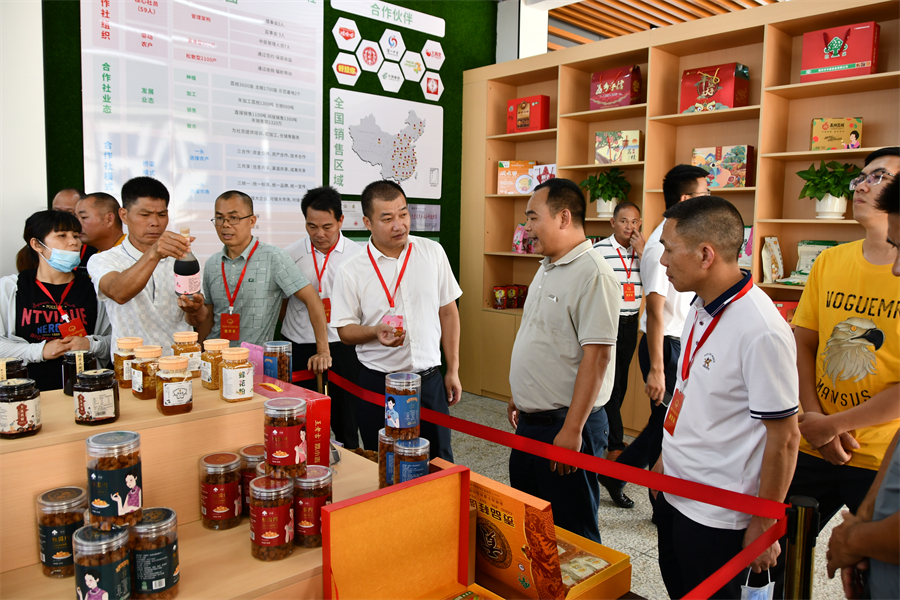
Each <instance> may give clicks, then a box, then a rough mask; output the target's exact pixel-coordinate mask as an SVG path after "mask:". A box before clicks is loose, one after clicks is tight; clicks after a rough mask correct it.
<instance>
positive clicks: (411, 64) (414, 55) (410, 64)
mask: <svg viewBox="0 0 900 600" xmlns="http://www.w3.org/2000/svg"><path fill="white" fill-rule="evenodd" d="M400 69H401V70H402V71H403V76H404V77H405V78H407V79H409V80H410V81H419V80H420V79H422V73H424V72H425V63H423V62H422V55H421V54H419V53H418V52H407V53H406V54H404V55H403V60H402V61H400Z"/></svg>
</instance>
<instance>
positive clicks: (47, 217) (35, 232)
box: [16, 210, 81, 273]
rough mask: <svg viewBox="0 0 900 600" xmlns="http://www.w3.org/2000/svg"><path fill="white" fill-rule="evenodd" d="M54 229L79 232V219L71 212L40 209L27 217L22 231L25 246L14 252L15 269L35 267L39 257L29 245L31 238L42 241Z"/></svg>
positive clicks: (22, 269)
mask: <svg viewBox="0 0 900 600" xmlns="http://www.w3.org/2000/svg"><path fill="white" fill-rule="evenodd" d="M56 231H74V232H76V233H81V221H79V220H78V217H76V216H75V215H73V214H72V213H68V212H65V211H61V210H40V211H38V212H36V213H34V214H33V215H31V216H30V217H28V218H27V219H26V220H25V231H23V232H22V239H24V240H25V246H24V247H23V248H22V249H21V250H19V252H18V254H16V270H18V271H19V272H20V273H21V272H22V271H25V270H26V269H36V268H37V266H38V264H39V263H40V260H41V259H40V258H39V257H38V255H37V252H35V251H34V249H33V248H32V247H31V240H33V239H36V240H39V241H41V242H43V241H44V240H46V239H47V236H48V235H50V234H51V233H53V232H56Z"/></svg>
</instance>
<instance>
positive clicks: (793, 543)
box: [784, 496, 819, 600]
mask: <svg viewBox="0 0 900 600" xmlns="http://www.w3.org/2000/svg"><path fill="white" fill-rule="evenodd" d="M788 502H789V503H790V505H791V507H790V508H789V509H787V514H788V527H787V529H788V531H787V548H786V549H785V557H786V558H785V573H784V598H785V600H811V598H812V597H813V596H812V588H813V563H814V562H815V560H814V559H815V553H816V538H817V537H818V535H819V503H818V502H817V501H816V500H814V499H813V498H808V497H806V496H791V497H790V498H789V499H788Z"/></svg>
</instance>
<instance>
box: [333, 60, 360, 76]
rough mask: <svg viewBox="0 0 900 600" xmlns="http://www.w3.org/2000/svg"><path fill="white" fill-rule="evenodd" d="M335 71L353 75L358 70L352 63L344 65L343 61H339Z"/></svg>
mask: <svg viewBox="0 0 900 600" xmlns="http://www.w3.org/2000/svg"><path fill="white" fill-rule="evenodd" d="M337 72H338V73H341V74H342V75H351V76H355V75H356V74H357V72H358V71H357V69H356V67H354V66H353V65H345V64H344V63H340V64H338V66H337Z"/></svg>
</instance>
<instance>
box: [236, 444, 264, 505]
mask: <svg viewBox="0 0 900 600" xmlns="http://www.w3.org/2000/svg"><path fill="white" fill-rule="evenodd" d="M238 454H240V455H241V509H242V511H241V514H242V515H243V516H245V517H249V516H250V482H251V481H253V480H254V479H256V478H257V477H260V476H262V475H265V474H266V445H265V444H250V445H248V446H244V447H243V448H241V449H240V450H238ZM260 465H262V473H257V472H256V467H258V466H260Z"/></svg>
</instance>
